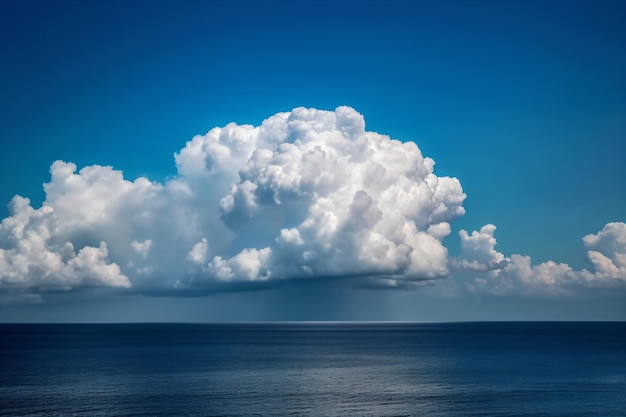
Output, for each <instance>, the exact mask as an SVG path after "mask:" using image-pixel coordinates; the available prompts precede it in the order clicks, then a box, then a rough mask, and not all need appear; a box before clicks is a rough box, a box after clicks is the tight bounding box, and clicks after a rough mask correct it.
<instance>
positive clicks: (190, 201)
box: [0, 107, 626, 299]
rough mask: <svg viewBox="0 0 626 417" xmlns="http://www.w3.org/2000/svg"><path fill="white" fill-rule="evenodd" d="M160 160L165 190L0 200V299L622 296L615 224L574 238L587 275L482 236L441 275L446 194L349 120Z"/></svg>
mask: <svg viewBox="0 0 626 417" xmlns="http://www.w3.org/2000/svg"><path fill="white" fill-rule="evenodd" d="M174 158H175V162H176V167H177V170H178V175H177V176H176V177H175V178H173V179H170V180H168V181H167V182H165V183H157V182H151V181H149V180H148V179H146V178H143V177H141V178H138V179H136V180H134V181H129V180H127V179H125V178H124V176H123V174H122V172H121V171H118V170H115V169H113V168H111V167H106V166H98V165H93V166H88V167H84V168H82V169H81V170H80V171H78V172H77V167H76V166H75V165H74V164H72V163H66V162H62V161H57V162H55V163H54V164H53V165H52V167H51V169H50V173H51V179H50V182H48V183H47V184H45V185H44V190H45V193H46V198H45V201H44V203H43V205H42V206H41V207H40V208H37V209H35V208H33V207H31V205H30V202H29V201H28V199H24V198H22V197H19V196H16V197H15V198H14V199H13V201H12V202H11V204H10V209H11V214H10V216H9V217H7V218H5V219H4V220H3V221H2V223H1V225H0V296H1V297H0V298H1V299H5V298H7V297H9V298H13V299H18V298H20V299H36V298H37V296H38V294H41V293H45V292H48V291H71V290H78V289H81V288H85V287H111V288H123V289H128V288H132V291H137V292H143V293H159V294H177V293H178V294H184V295H190V294H193V293H197V294H205V293H207V292H210V291H216V290H220V289H226V288H230V289H232V288H258V287H259V286H269V285H275V283H276V282H280V281H281V280H287V279H306V278H316V277H331V278H342V277H351V278H358V280H356V282H355V283H356V285H360V286H362V287H368V288H402V289H404V288H416V287H420V286H423V285H424V284H428V283H432V282H434V280H436V279H438V278H444V277H447V276H449V275H450V271H452V272H453V274H454V276H455V277H456V278H457V279H456V280H455V281H454V282H457V283H458V286H459V287H464V288H466V289H469V290H471V291H475V292H489V293H494V294H507V293H511V292H515V291H516V292H522V293H537V292H544V293H545V292H548V293H554V292H560V291H564V290H566V289H568V288H571V287H572V286H574V285H578V286H590V285H595V286H598V285H599V286H612V285H616V283H620V282H622V283H623V282H624V281H625V280H626V273H625V271H626V243H625V242H626V225H625V224H624V223H609V224H607V225H606V226H605V227H604V229H602V231H600V232H599V233H598V234H595V235H588V236H586V237H585V238H584V240H583V242H584V244H585V246H586V248H587V250H588V258H589V260H590V262H591V264H592V265H593V268H592V269H593V270H592V271H587V270H582V271H575V270H573V269H572V268H570V267H569V266H568V265H566V264H559V263H555V262H552V261H550V262H546V263H542V264H539V265H533V264H532V262H531V260H530V258H529V257H525V256H522V255H511V256H510V257H505V256H504V255H503V254H502V253H500V252H498V251H497V250H496V249H495V246H496V239H495V237H494V231H495V226H493V225H490V224H488V225H486V226H484V227H482V228H481V229H480V231H474V232H472V233H468V232H466V231H461V232H460V239H461V251H460V255H459V257H457V258H454V259H449V257H448V250H447V248H446V247H445V246H444V245H443V243H442V241H443V239H444V238H446V237H447V236H448V235H449V234H450V232H451V227H450V223H451V222H453V221H454V220H455V219H457V218H458V217H460V216H462V215H463V214H464V212H465V211H464V208H463V202H464V200H465V194H464V193H463V190H462V188H461V184H460V182H459V181H458V180H457V179H456V178H450V177H439V176H437V175H436V174H435V173H434V161H433V160H432V159H430V158H426V157H424V156H423V155H422V153H421V152H420V150H419V148H418V147H417V145H415V144H414V143H413V142H405V143H403V142H400V141H398V140H393V139H391V138H390V137H388V136H386V135H382V134H379V133H376V132H368V131H366V130H365V121H364V119H363V116H361V115H360V114H359V113H357V112H356V111H354V110H353V109H351V108H349V107H339V108H337V109H336V110H335V111H334V112H333V111H320V110H315V109H305V108H297V109H294V110H293V111H291V112H286V113H279V114H276V115H274V116H272V117H270V118H269V119H267V120H265V121H264V122H263V123H262V124H261V125H260V126H256V127H255V126H250V125H237V124H234V123H231V124H229V125H227V126H225V127H223V128H214V129H211V130H210V131H209V132H208V133H207V134H206V135H198V136H196V137H194V138H193V139H192V140H191V141H189V142H187V143H186V145H185V147H184V148H183V149H181V150H180V152H178V153H176V154H175V155H174ZM448 281H450V280H448ZM7 294H8V295H7Z"/></svg>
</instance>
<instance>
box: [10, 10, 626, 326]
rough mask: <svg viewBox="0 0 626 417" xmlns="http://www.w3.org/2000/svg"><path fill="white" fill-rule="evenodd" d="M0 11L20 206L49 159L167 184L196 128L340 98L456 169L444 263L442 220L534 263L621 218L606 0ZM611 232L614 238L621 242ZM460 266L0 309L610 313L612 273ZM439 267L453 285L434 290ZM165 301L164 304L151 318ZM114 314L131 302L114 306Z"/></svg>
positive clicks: (624, 201)
mask: <svg viewBox="0 0 626 417" xmlns="http://www.w3.org/2000/svg"><path fill="white" fill-rule="evenodd" d="M0 7H1V9H0V10H1V13H0V19H2V20H1V21H0V27H1V29H0V31H1V36H0V39H1V41H2V43H1V44H0V48H1V49H0V50H1V52H2V53H1V56H2V61H1V67H0V71H1V74H2V76H1V77H0V79H1V81H0V83H1V84H0V88H1V90H2V94H1V96H2V97H3V98H2V101H0V105H1V106H2V111H1V112H0V138H1V140H2V152H1V153H0V176H1V178H2V179H3V181H2V182H1V183H0V200H2V201H3V202H5V203H9V201H11V199H12V198H13V196H14V195H16V194H19V195H21V196H24V197H28V198H30V200H31V205H32V207H33V208H34V209H37V208H39V207H40V206H41V204H42V202H43V201H44V200H45V198H46V195H45V194H44V191H43V188H42V184H43V183H45V182H50V167H51V165H52V163H53V162H54V161H56V160H62V161H66V162H73V163H74V164H76V165H77V168H78V170H80V169H81V168H83V167H86V166H91V165H94V164H97V165H102V166H112V167H113V168H114V169H116V170H121V171H123V175H124V178H125V179H127V180H130V181H134V180H135V179H136V178H137V177H140V176H145V177H147V178H148V179H149V180H150V181H154V182H158V183H161V184H165V183H166V182H167V181H170V180H172V179H176V178H177V177H178V176H179V175H181V174H180V172H178V171H177V166H176V163H175V161H174V156H173V155H174V153H175V152H181V149H183V148H184V147H185V144H186V142H187V141H190V140H191V139H192V138H193V137H194V135H199V134H200V135H203V134H205V133H206V132H208V131H209V130H210V129H212V128H213V127H216V126H225V125H227V124H228V123H230V122H236V123H238V124H252V125H255V126H258V125H260V124H261V122H262V121H263V120H265V119H267V118H269V117H271V116H273V115H275V114H277V113H279V112H289V111H291V110H292V109H294V108H297V107H301V106H303V107H308V108H316V109H320V110H328V111H334V110H335V109H336V108H337V107H338V106H350V107H352V108H353V109H355V110H356V111H357V112H358V113H360V114H361V115H363V117H364V119H365V123H366V129H367V130H368V131H373V132H378V133H380V134H383V135H389V136H390V137H392V138H395V139H399V140H402V141H405V142H406V141H413V142H415V143H416V144H417V145H418V146H419V149H420V150H421V152H422V153H423V155H424V156H428V157H431V158H433V159H434V161H435V162H436V165H435V174H436V175H437V176H439V177H444V176H451V177H456V178H458V180H459V181H460V184H461V185H462V188H463V192H464V193H465V194H466V195H467V198H466V200H465V201H464V202H463V207H464V208H465V211H466V213H465V214H464V215H463V216H460V217H457V218H454V219H451V220H450V221H449V224H450V226H451V233H450V234H449V236H448V237H445V238H444V239H443V244H444V246H445V247H446V248H447V250H448V252H449V255H450V257H451V258H454V257H459V258H461V257H463V253H462V249H461V244H460V240H459V236H458V232H459V231H460V230H462V229H464V230H467V231H468V232H470V234H471V231H473V230H479V229H480V228H481V227H482V226H483V225H485V224H493V225H495V226H496V227H497V231H496V232H495V238H496V239H497V246H496V247H495V249H496V251H498V252H499V253H501V254H503V255H504V256H505V257H506V258H507V259H509V258H510V256H511V255H513V254H520V255H524V256H530V257H531V259H532V265H539V264H541V263H544V262H548V261H550V260H553V261H554V262H556V263H557V264H558V263H566V264H567V265H569V266H570V267H571V268H572V269H573V270H576V271H579V270H582V269H586V270H589V271H591V273H596V271H595V270H594V269H593V268H594V266H597V265H596V264H594V263H593V262H592V261H590V259H589V257H588V256H587V254H586V251H587V250H588V249H590V247H587V246H585V245H584V244H583V241H582V239H583V237H584V236H587V235H591V234H597V233H599V232H600V231H601V230H602V229H603V227H605V225H607V224H609V223H611V222H626V164H625V163H624V156H625V155H626V76H624V74H626V29H625V28H624V25H623V22H624V20H625V18H626V6H625V5H624V3H623V2H619V1H599V2H598V1H594V2H591V1H548V2H528V1H524V2H517V1H509V2H496V1H446V2H434V1H433V2H429V1H418V2H409V1H407V2H401V1H395V2H394V1H391V2H352V1H343V2H324V1H319V2H288V1H270V2H252V1H250V2H247V1H229V2H226V1H224V2H219V1H215V2H205V1H197V2H196V1H183V2H173V1H130V2H122V1H112V2H104V1H100V2H98V1H54V2H44V1H21V2H17V1H8V2H3V3H2V5H1V6H0ZM320 117H321V116H320ZM234 168H235V169H237V168H238V167H234ZM235 172H236V171H235ZM225 190H226V189H225ZM225 192H227V191H225ZM194 207H196V206H194ZM207 210H208V209H207ZM10 215H11V214H10V212H9V210H7V209H5V210H4V211H2V210H0V216H1V217H2V218H5V217H6V218H8V216H10ZM261 218H262V216H261ZM243 227H244V226H242V228H243ZM250 227H251V228H249V229H247V231H245V232H242V234H241V236H247V237H246V238H243V237H240V238H238V240H236V241H237V242H239V244H240V245H241V247H242V248H245V247H247V245H246V244H247V243H249V244H250V247H253V246H254V245H252V242H253V241H254V240H255V237H254V236H253V235H254V233H256V232H254V233H253V232H251V230H254V228H253V225H252V226H250ZM616 233H617V232H616ZM273 236H274V235H273ZM612 236H613V235H612ZM90 239H92V240H93V243H91V241H90V240H89V239H87V240H85V241H84V242H83V243H82V244H81V243H80V242H78V241H77V240H74V241H72V243H73V245H74V247H75V250H76V253H78V251H79V249H80V246H84V245H85V242H89V243H88V246H94V247H97V246H98V245H97V243H98V242H96V240H99V239H103V238H102V237H101V236H95V235H94V236H91V237H90ZM245 239H249V241H247V242H246V241H245ZM272 239H273V238H272ZM616 239H617V238H616ZM104 240H105V241H106V239H104ZM209 240H210V239H209ZM136 241H137V242H139V243H141V242H143V240H141V241H139V240H136ZM198 242H200V241H198ZM616 242H617V243H615V244H614V246H613V247H614V248H615V247H617V249H616V250H617V252H615V253H624V252H626V248H624V247H623V246H619V245H621V244H623V243H620V242H622V241H620V240H619V239H617V240H616ZM107 243H108V248H109V252H110V256H113V257H115V248H112V243H111V242H107ZM209 243H210V244H212V242H209ZM4 245H5V247H4V248H3V249H5V250H10V249H11V247H9V246H7V245H9V243H5V244H4ZM155 245H156V243H155ZM615 245H617V246H615ZM148 246H149V245H148ZM255 247H256V246H255ZM258 249H261V247H258ZM596 249H598V248H596ZM276 251H277V250H276V248H273V253H276ZM620 251H621V252H620ZM53 252H54V251H53ZM120 252H121V250H120ZM138 252H139V251H138ZM600 252H602V251H601V250H600ZM7 253H8V252H7ZM55 253H56V252H55ZM602 253H604V254H606V252H602ZM233 255H235V252H232V253H228V254H224V255H223V258H224V259H227V256H233ZM7 256H8V255H7ZM609 257H610V256H609ZM118 263H119V261H118ZM125 265H126V264H121V265H120V266H121V267H122V271H121V272H122V273H124V274H126V272H125V270H124V268H126V266H125ZM618 266H619V265H618ZM7 268H8V267H7ZM0 272H2V271H0ZM535 273H537V271H535ZM464 274H467V271H464V272H462V273H457V274H456V275H457V276H456V278H454V277H453V278H441V279H439V278H440V277H439V278H438V279H437V280H436V281H434V283H435V285H427V286H425V287H424V288H417V289H407V290H399V291H386V290H374V289H368V290H364V289H359V288H354V285H352V284H353V283H352V281H353V280H351V279H349V280H342V279H338V280H334V279H325V280H316V279H313V280H311V281H310V282H307V283H304V284H296V283H293V282H291V281H289V280H287V284H285V285H281V286H280V288H274V289H271V288H270V289H265V290H263V291H241V290H239V289H236V290H229V292H225V293H224V292H221V291H218V293H216V294H214V293H212V292H211V291H208V292H210V293H211V295H208V296H206V297H199V298H196V297H179V296H177V295H173V294H169V293H168V294H167V297H151V296H148V295H141V296H140V295H127V294H123V295H118V294H109V293H103V294H100V293H99V292H98V291H95V292H94V293H92V292H90V291H91V290H88V291H87V292H85V291H83V290H82V289H81V288H78V289H77V290H76V291H74V289H73V288H72V289H70V290H69V291H67V292H65V291H61V293H57V291H56V290H55V291H54V293H53V294H48V293H46V294H43V295H42V297H43V298H41V299H38V301H39V302H38V303H35V304H30V303H27V302H22V301H19V300H12V299H11V298H12V297H13V295H12V294H13V293H11V294H9V295H7V297H6V298H7V300H8V301H7V302H6V303H5V304H3V305H2V306H0V319H3V318H4V319H5V320H9V321H11V320H34V321H38V320H45V317H52V316H54V317H56V319H57V320H76V317H77V316H78V317H80V316H81V315H83V316H84V317H90V318H91V320H95V321H98V320H108V319H111V320H125V319H129V320H152V319H154V320H166V319H169V318H173V319H175V320H211V319H224V320H225V319H233V318H234V319H247V320H252V319H265V318H268V319H317V318H320V317H321V318H323V319H333V318H338V319H368V320H371V319H396V320H401V319H407V320H461V319H468V318H469V319H472V318H475V319H489V318H491V319H499V318H513V319H524V318H529V319H541V318H546V319H568V318H572V319H587V318H589V319H598V318H600V319H622V320H623V319H626V309H625V308H624V307H623V305H624V304H625V303H624V301H625V297H626V291H625V290H624V285H623V281H624V280H625V279H626V278H624V277H622V278H619V279H617V281H618V282H619V284H617V286H614V285H613V284H611V285H600V286H599V287H597V286H592V287H593V288H589V286H588V285H582V286H581V288H578V289H574V290H572V291H570V292H568V294H566V295H558V294H557V295H555V294H553V293H551V292H550V291H548V293H549V294H548V293H541V292H540V293H537V292H533V291H530V292H528V291H525V290H524V289H523V288H522V289H519V290H518V289H513V290H511V291H507V293H506V294H505V295H494V294H492V293H490V292H489V291H487V292H486V293H484V294H481V293H480V291H479V293H478V294H477V293H476V292H471V291H465V290H459V288H457V287H464V286H465V283H466V282H467V281H463V280H466V279H467V280H471V279H474V277H471V276H468V277H465V275H464ZM5 275H6V274H5ZM126 275H127V274H126ZM452 275H454V274H452ZM461 275H463V277H460V276H461ZM7 276H8V275H7ZM314 278H315V277H314ZM581 279H582V278H581ZM131 281H132V279H131ZM442 282H443V284H442ZM449 282H457V283H458V282H460V284H458V285H454V286H453V287H454V288H448V289H446V288H447V287H449V286H450V284H449ZM431 283H432V282H430V281H429V284H431ZM566 286H567V285H566ZM79 287H80V286H79ZM442 287H443V288H444V289H441V288H442ZM30 288H31V289H29V290H27V291H26V290H25V291H26V292H28V293H30V292H32V291H33V290H32V287H30ZM20 291H22V290H20ZM496 292H497V291H496ZM20 294H21V293H20ZM35 295H37V296H38V297H39V296H40V295H41V294H35ZM9 299H11V300H9ZM294 300H296V301H294ZM581 305H582V306H584V307H583V308H580V307H579V306H581ZM90 306H91V307H90ZM94 306H98V307H97V308H96V307H94ZM120 306H121V307H120ZM138 306H145V308H143V307H142V308H140V307H138ZM164 306H167V307H171V309H172V310H173V311H178V312H179V313H172V314H173V315H172V316H167V315H166V316H164V315H163V313H162V311H163V309H164ZM303 306H307V307H306V308H305V307H303ZM345 306H348V307H345ZM166 309H167V308H166ZM120 310H121V311H127V312H128V315H124V314H122V316H123V317H118V316H117V315H116V314H118V313H115V314H113V313H112V311H120ZM138 311H141V313H139V312H138ZM146 312H147V313H146ZM25 317H26V318H27V319H26V318H25Z"/></svg>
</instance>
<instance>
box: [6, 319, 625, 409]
mask: <svg viewBox="0 0 626 417" xmlns="http://www.w3.org/2000/svg"><path fill="white" fill-rule="evenodd" d="M0 415H3V416H25V415H28V416H68V415H69V416H196V415H197V416H218V415H219V416H240V415H263V416H269V415H308V416H336V415H355V416H421V415H428V416H473V415H478V416H491V415H494V416H626V323H565V322H564V323H447V324H434V323H431V324H424V323H377V324H369V323H359V324H354V323H351V324H349V323H332V324H331V323H303V324H294V323H271V324H88V325H80V324H66V325H57V324H45V325H41V324H31V325H23V324H14V325H6V324H0Z"/></svg>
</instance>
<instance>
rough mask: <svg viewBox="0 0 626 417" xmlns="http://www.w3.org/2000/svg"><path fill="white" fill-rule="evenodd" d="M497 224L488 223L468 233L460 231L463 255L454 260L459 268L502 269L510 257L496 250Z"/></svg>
mask: <svg viewBox="0 0 626 417" xmlns="http://www.w3.org/2000/svg"><path fill="white" fill-rule="evenodd" d="M495 230H496V226H494V225H493V224H487V225H485V226H483V227H482V228H481V229H480V231H478V232H477V231H473V232H472V234H471V235H470V234H468V233H467V232H466V231H465V230H461V231H460V232H459V236H460V238H461V256H460V257H459V258H457V259H453V260H452V264H453V265H454V266H455V267H457V268H459V269H468V270H472V271H491V270H494V269H501V268H503V267H504V266H505V265H506V264H507V263H508V261H509V260H508V259H506V258H505V257H504V255H503V254H501V253H500V252H498V251H496V250H495V246H496V239H495V237H494V236H493V233H494V232H495Z"/></svg>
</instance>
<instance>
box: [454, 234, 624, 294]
mask: <svg viewBox="0 0 626 417" xmlns="http://www.w3.org/2000/svg"><path fill="white" fill-rule="evenodd" d="M494 230H495V226H492V225H487V226H484V227H483V228H482V229H481V230H480V232H476V231H474V232H472V234H471V235H469V234H468V233H467V232H465V231H461V233H460V236H461V248H462V254H463V258H462V259H455V260H453V261H452V262H453V263H454V265H455V266H457V267H458V268H459V269H460V270H461V271H459V272H457V273H456V275H457V278H458V280H459V281H460V282H461V284H462V285H463V286H464V287H465V288H466V289H468V290H470V291H471V292H478V293H481V292H482V293H490V294H495V295H504V294H511V293H516V294H527V295H536V294H566V293H570V294H571V293H572V292H573V291H575V290H580V289H582V288H590V287H608V288H610V287H616V286H623V285H624V284H626V223H609V224H607V225H605V226H604V228H603V229H602V230H601V231H600V232H598V233H597V234H590V235H587V236H585V237H584V238H583V244H584V245H585V247H586V248H587V249H588V251H587V257H588V259H589V261H590V262H591V264H592V265H593V268H592V269H591V270H587V269H582V270H575V269H573V268H571V267H570V266H569V265H567V264H565V263H557V262H554V261H547V262H542V263H540V264H536V265H533V264H532V260H531V258H530V256H523V255H519V254H514V255H511V257H510V258H504V256H503V255H502V254H501V253H499V252H497V251H495V249H494V247H495V244H496V240H495V238H494V237H493V232H494ZM462 270H466V271H467V270H471V271H473V272H471V273H468V272H463V271H462Z"/></svg>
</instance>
